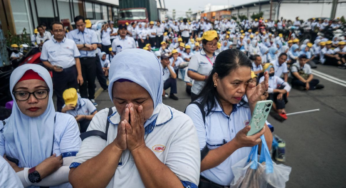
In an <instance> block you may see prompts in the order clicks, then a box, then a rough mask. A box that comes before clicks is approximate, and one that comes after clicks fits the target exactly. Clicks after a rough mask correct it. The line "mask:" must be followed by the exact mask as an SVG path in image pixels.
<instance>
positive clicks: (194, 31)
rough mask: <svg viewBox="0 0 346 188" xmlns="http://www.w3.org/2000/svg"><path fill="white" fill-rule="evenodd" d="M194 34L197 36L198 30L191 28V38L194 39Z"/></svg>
mask: <svg viewBox="0 0 346 188" xmlns="http://www.w3.org/2000/svg"><path fill="white" fill-rule="evenodd" d="M196 36H197V37H198V31H197V30H193V31H192V37H193V39H195V38H196Z"/></svg>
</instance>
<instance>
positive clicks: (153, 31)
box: [148, 27, 156, 38]
mask: <svg viewBox="0 0 346 188" xmlns="http://www.w3.org/2000/svg"><path fill="white" fill-rule="evenodd" d="M148 33H149V37H150V38H155V37H156V29H155V27H153V28H148ZM152 33H155V35H153V34H152Z"/></svg>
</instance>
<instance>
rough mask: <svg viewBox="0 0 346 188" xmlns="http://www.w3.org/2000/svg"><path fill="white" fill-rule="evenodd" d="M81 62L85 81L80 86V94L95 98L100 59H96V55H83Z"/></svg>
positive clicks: (83, 96)
mask: <svg viewBox="0 0 346 188" xmlns="http://www.w3.org/2000/svg"><path fill="white" fill-rule="evenodd" d="M80 62H81V66H82V75H83V79H84V83H83V85H82V86H81V87H80V94H81V96H82V98H88V99H94V98H95V78H96V63H98V60H97V59H96V57H82V58H80ZM88 94H89V95H88Z"/></svg>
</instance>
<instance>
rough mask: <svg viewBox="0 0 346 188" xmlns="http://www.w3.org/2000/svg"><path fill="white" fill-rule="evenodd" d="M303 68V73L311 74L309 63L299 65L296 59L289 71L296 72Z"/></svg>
mask: <svg viewBox="0 0 346 188" xmlns="http://www.w3.org/2000/svg"><path fill="white" fill-rule="evenodd" d="M298 69H299V70H301V69H302V70H303V71H304V73H305V74H309V75H310V74H312V71H311V67H310V65H309V64H307V63H305V64H304V67H300V64H299V61H297V62H296V63H294V64H293V65H292V66H291V71H292V72H298V71H299V70H298Z"/></svg>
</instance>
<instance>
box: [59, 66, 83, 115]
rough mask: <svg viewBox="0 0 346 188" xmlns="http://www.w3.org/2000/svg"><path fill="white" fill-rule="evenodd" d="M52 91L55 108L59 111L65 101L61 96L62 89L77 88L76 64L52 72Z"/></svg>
mask: <svg viewBox="0 0 346 188" xmlns="http://www.w3.org/2000/svg"><path fill="white" fill-rule="evenodd" d="M53 85H54V93H55V95H56V98H57V110H58V112H61V109H62V107H63V106H64V104H65V101H64V99H63V97H62V94H63V93H64V91H65V90H66V89H68V88H75V89H77V87H78V83H77V69H76V66H72V67H70V68H67V69H64V70H63V71H62V72H53Z"/></svg>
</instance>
